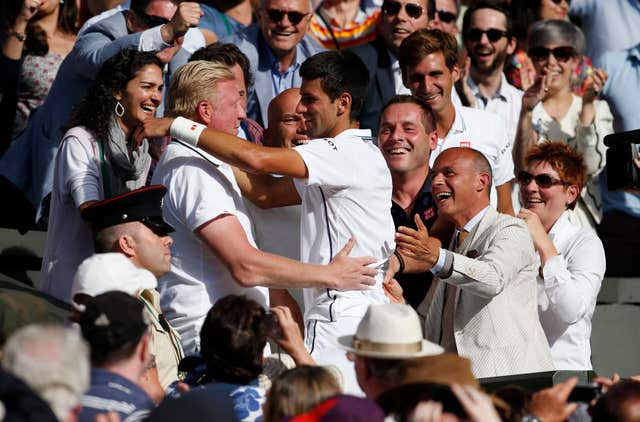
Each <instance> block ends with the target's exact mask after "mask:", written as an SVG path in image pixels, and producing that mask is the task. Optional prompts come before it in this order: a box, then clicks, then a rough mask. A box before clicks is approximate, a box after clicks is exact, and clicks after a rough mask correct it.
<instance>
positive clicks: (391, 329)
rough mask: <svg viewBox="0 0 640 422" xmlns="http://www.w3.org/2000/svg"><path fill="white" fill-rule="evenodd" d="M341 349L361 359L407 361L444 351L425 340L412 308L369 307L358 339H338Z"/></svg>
mask: <svg viewBox="0 0 640 422" xmlns="http://www.w3.org/2000/svg"><path fill="white" fill-rule="evenodd" d="M338 347H340V348H341V349H344V350H346V351H348V352H351V353H354V354H356V355H360V356H366V357H372V358H380V359H407V358H418V357H422V356H433V355H439V354H441V353H444V349H443V348H442V347H440V346H438V345H437V344H435V343H431V342H430V341H427V340H425V339H424V338H423V336H422V328H421V327H420V318H418V314H417V313H416V311H414V310H413V308H412V307H411V306H409V305H401V304H398V303H388V304H379V305H369V308H368V309H367V312H366V313H365V314H364V317H363V318H362V321H360V324H358V329H357V330H356V333H355V335H352V336H342V337H339V338H338Z"/></svg>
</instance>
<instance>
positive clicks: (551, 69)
mask: <svg viewBox="0 0 640 422" xmlns="http://www.w3.org/2000/svg"><path fill="white" fill-rule="evenodd" d="M544 47H545V48H548V49H554V48H556V47H568V46H566V45H565V44H555V43H550V44H546V45H545V46H544ZM531 60H532V61H533V66H534V68H535V70H536V74H538V75H541V76H542V75H548V76H549V77H550V78H551V81H550V84H549V92H550V94H553V93H555V92H558V91H560V90H562V89H569V87H570V83H571V76H572V75H573V72H574V71H575V70H576V67H577V66H578V61H579V59H578V57H576V56H574V57H571V58H570V59H568V60H566V61H565V60H558V59H557V58H556V57H555V56H554V55H553V54H549V55H547V57H545V58H540V59H536V58H534V57H532V58H531Z"/></svg>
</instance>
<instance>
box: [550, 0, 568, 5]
mask: <svg viewBox="0 0 640 422" xmlns="http://www.w3.org/2000/svg"><path fill="white" fill-rule="evenodd" d="M551 1H552V2H554V3H555V4H560V3H562V1H563V0H551ZM564 1H566V2H567V4H570V3H571V0H564Z"/></svg>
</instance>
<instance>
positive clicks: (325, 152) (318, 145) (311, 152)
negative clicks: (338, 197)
mask: <svg viewBox="0 0 640 422" xmlns="http://www.w3.org/2000/svg"><path fill="white" fill-rule="evenodd" d="M342 142H348V141H342ZM294 150H295V151H296V152H297V153H298V154H300V156H301V157H302V160H303V161H304V164H305V165H306V166H307V170H308V172H309V177H308V179H307V185H308V186H322V187H325V188H329V189H331V190H333V191H339V190H342V189H344V188H346V187H348V186H351V185H352V184H353V183H352V179H353V166H352V165H351V164H350V162H351V161H352V160H356V159H358V157H350V156H349V154H348V150H347V148H346V146H345V145H340V142H336V141H335V140H334V139H329V138H324V139H315V140H313V141H311V142H309V143H308V144H306V145H300V146H297V147H295V148H294Z"/></svg>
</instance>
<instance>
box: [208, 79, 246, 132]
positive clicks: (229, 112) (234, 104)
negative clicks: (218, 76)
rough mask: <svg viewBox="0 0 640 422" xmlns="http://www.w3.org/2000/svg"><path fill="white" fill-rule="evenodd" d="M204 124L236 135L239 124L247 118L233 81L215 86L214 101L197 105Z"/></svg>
mask: <svg viewBox="0 0 640 422" xmlns="http://www.w3.org/2000/svg"><path fill="white" fill-rule="evenodd" d="M198 110H199V112H200V116H201V117H202V119H203V120H204V123H205V124H206V125H207V126H208V127H210V128H213V129H217V130H219V131H222V132H225V133H229V134H231V135H236V134H237V133H238V128H239V127H240V122H241V121H242V120H243V119H245V118H246V117H247V114H246V112H245V110H244V106H243V102H242V99H241V98H240V94H239V93H238V84H237V83H236V81H235V79H224V80H220V81H218V83H217V84H216V94H215V99H214V98H211V99H210V100H209V101H201V102H200V104H198Z"/></svg>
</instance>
